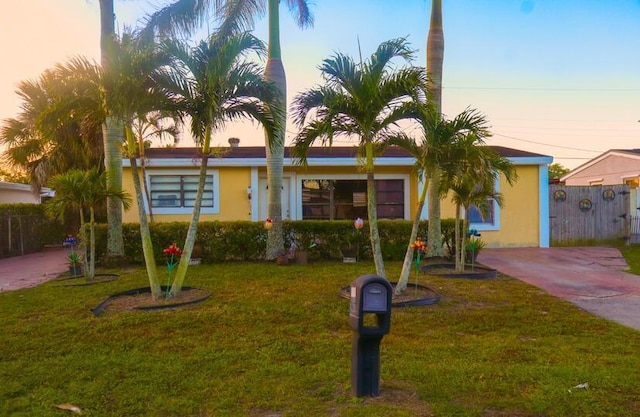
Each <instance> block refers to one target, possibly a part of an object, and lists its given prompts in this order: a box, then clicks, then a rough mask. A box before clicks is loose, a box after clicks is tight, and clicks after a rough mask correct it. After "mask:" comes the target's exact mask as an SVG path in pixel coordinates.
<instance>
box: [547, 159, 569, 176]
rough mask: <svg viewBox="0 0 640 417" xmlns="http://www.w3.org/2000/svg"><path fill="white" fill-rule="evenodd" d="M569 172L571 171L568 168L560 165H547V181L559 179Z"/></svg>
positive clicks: (555, 163)
mask: <svg viewBox="0 0 640 417" xmlns="http://www.w3.org/2000/svg"><path fill="white" fill-rule="evenodd" d="M569 171H571V170H570V169H569V168H566V167H564V166H563V165H562V164H559V163H557V162H554V163H553V164H551V165H549V179H553V178H560V177H562V176H563V175H564V174H566V173H567V172H569Z"/></svg>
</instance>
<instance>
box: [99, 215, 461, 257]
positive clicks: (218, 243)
mask: <svg viewBox="0 0 640 417" xmlns="http://www.w3.org/2000/svg"><path fill="white" fill-rule="evenodd" d="M378 225H379V229H380V240H381V242H382V254H383V256H384V258H385V259H386V260H402V259H404V254H405V252H406V249H407V245H408V244H409V236H410V233H411V222H409V221H406V220H380V221H379V222H378ZM454 225H455V220H454V219H445V220H443V221H442V231H443V240H444V252H445V254H447V253H448V252H449V250H450V248H451V243H450V242H451V241H452V238H451V236H453V230H454ZM188 227H189V224H188V223H187V222H174V223H155V224H152V225H151V238H152V241H153V246H154V251H155V259H156V262H158V263H162V262H164V260H165V258H164V254H163V253H162V250H163V249H165V248H166V247H167V246H169V245H170V244H171V243H174V242H175V243H177V244H178V246H180V247H182V245H183V244H184V240H185V237H186V235H187V229H188ZM283 233H284V240H285V247H287V248H292V251H293V250H294V249H295V248H296V247H298V246H299V247H300V248H306V249H307V250H308V253H309V259H339V258H340V257H341V253H340V249H341V247H343V246H345V245H346V242H347V241H351V242H352V244H353V245H354V246H355V247H357V248H358V249H359V256H360V257H361V258H363V259H370V258H371V247H370V246H371V245H370V242H369V224H368V223H367V222H365V226H364V228H363V229H362V230H361V231H360V232H359V233H358V232H356V231H355V229H354V227H353V222H352V221H348V220H334V221H326V220H298V221H284V222H283ZM418 235H419V236H420V237H422V239H423V240H424V241H426V240H427V221H422V222H421V223H420V229H419V233H418ZM123 236H124V243H125V257H126V258H127V261H128V262H130V263H132V264H142V263H143V262H144V258H143V255H142V246H141V242H140V229H139V225H138V224H137V223H129V224H124V225H123ZM266 240H267V232H266V230H264V227H263V223H262V222H250V221H227V222H220V221H213V222H200V223H199V224H198V234H197V239H196V243H199V244H200V246H201V248H202V262H203V263H213V262H223V261H251V260H262V259H264V251H265V247H266ZM106 241H107V239H106V225H104V224H101V225H98V226H97V227H96V245H97V248H96V252H97V254H98V259H101V258H102V257H103V256H104V254H105V251H106Z"/></svg>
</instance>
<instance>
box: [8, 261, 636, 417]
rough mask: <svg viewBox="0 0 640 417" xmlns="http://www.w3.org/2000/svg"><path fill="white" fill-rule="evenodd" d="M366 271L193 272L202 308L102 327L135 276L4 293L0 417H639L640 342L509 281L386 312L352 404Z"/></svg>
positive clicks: (453, 290) (470, 286)
mask: <svg viewBox="0 0 640 417" xmlns="http://www.w3.org/2000/svg"><path fill="white" fill-rule="evenodd" d="M630 250H632V249H630ZM633 256H637V258H634V259H636V260H637V261H638V264H640V251H638V250H636V251H635V252H634V254H633ZM634 262H635V261H634ZM400 267H401V265H400V263H388V264H387V269H388V274H389V276H390V277H395V276H398V274H399V270H400ZM372 270H373V266H372V265H371V264H369V263H364V262H360V263H357V264H354V265H345V264H338V263H312V264H310V265H301V266H296V265H290V266H287V267H278V266H276V265H275V264H271V263H269V264H265V263H230V264H221V265H200V266H193V267H190V269H189V274H188V278H187V283H186V284H187V285H189V286H199V287H206V288H210V289H211V290H213V297H212V298H211V299H209V300H208V301H206V302H205V303H203V304H201V305H199V306H197V307H192V308H188V309H181V310H173V311H166V312H151V313H149V312H133V313H123V314H118V315H105V316H103V317H94V316H93V314H91V312H90V309H91V308H92V307H95V306H96V305H97V304H98V303H100V302H101V301H102V300H103V299H105V298H106V297H107V296H108V295H110V294H112V293H114V292H118V291H123V290H127V289H131V288H136V287H140V286H145V284H146V282H145V276H144V274H143V273H142V272H133V273H126V274H123V275H122V276H121V278H120V279H119V280H117V281H112V282H108V283H103V284H97V285H91V286H82V287H63V286H60V285H59V284H60V283H59V282H55V281H54V282H50V283H46V284H43V285H40V286H38V287H36V288H32V289H27V290H20V291H15V292H10V293H3V294H0V317H1V320H2V333H1V335H0V358H1V359H0V381H3V382H2V384H0V398H2V399H3V401H0V415H3V416H45V417H46V416H61V415H70V414H71V413H70V412H68V411H61V410H58V409H56V408H55V405H56V404H60V403H70V404H74V405H76V406H78V407H80V408H81V409H82V410H83V415H86V416H158V417H160V416H162V417H164V416H305V417H310V416H349V417H351V416H353V417H356V416H362V417H364V416H367V417H370V416H431V415H434V416H577V415H579V416H632V415H640V387H639V386H638V380H640V356H639V355H638V351H640V332H638V331H635V330H633V329H630V328H627V327H624V326H622V325H618V324H616V323H612V322H609V321H606V320H604V319H600V318H598V317H595V316H593V315H591V314H589V313H586V312H584V311H582V310H580V309H578V308H577V307H575V306H573V305H572V304H570V303H568V302H565V301H563V300H560V299H557V298H554V297H551V296H549V295H547V294H546V293H544V292H542V291H541V290H538V289H537V288H535V287H532V286H529V285H527V284H525V283H522V282H520V281H518V280H515V279H512V278H509V277H505V276H501V277H500V278H498V279H495V280H484V281H478V280H458V279H447V278H435V277H429V276H424V275H423V276H421V277H420V283H421V284H423V285H428V286H431V287H434V288H436V289H437V290H438V291H439V292H440V293H441V295H442V297H443V298H442V300H441V302H440V303H439V304H437V305H432V306H426V307H415V308H404V309H394V311H393V316H392V324H391V332H390V334H389V335H387V336H385V337H384V339H383V340H382V343H381V383H380V389H381V395H380V397H377V398H365V399H358V398H354V397H353V396H352V395H351V391H350V390H351V386H350V362H351V337H352V332H351V329H350V327H349V321H348V311H349V302H348V301H347V300H344V299H341V298H339V297H338V296H337V293H338V291H339V289H340V288H341V287H343V286H345V285H348V284H349V283H350V282H351V280H353V279H354V278H355V277H357V276H359V275H361V274H365V273H371V271H372ZM412 282H413V277H412ZM585 382H586V383H588V385H589V388H588V389H580V388H575V387H576V386H577V385H578V384H581V383H585Z"/></svg>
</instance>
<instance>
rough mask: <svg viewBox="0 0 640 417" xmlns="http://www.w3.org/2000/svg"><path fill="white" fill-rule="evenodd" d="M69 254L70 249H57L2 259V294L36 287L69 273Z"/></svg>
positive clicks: (0, 274)
mask: <svg viewBox="0 0 640 417" xmlns="http://www.w3.org/2000/svg"><path fill="white" fill-rule="evenodd" d="M67 254H69V249H67V248H63V247H55V248H46V249H45V250H43V251H42V252H38V253H30V254H28V255H23V256H14V257H12V258H5V259H0V292H3V291H14V290H19V289H21V288H28V287H35V286H36V285H38V284H41V283H43V282H45V281H49V280H50V279H53V278H55V277H57V276H58V275H60V274H61V273H63V272H64V271H68V270H69V267H68V266H67Z"/></svg>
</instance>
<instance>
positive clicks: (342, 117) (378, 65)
mask: <svg viewBox="0 0 640 417" xmlns="http://www.w3.org/2000/svg"><path fill="white" fill-rule="evenodd" d="M394 58H400V59H404V60H406V61H410V60H411V59H412V58H413V51H412V50H411V49H410V48H409V44H408V43H407V41H406V40H405V39H394V40H389V41H387V42H383V43H382V44H380V46H378V48H377V50H376V51H375V52H374V53H373V54H372V55H371V57H370V58H369V59H368V60H367V61H365V62H363V63H361V64H357V63H356V62H355V61H354V60H353V59H352V58H351V57H349V56H346V55H343V54H336V55H335V56H334V57H332V58H329V59H325V60H324V61H323V63H322V65H321V66H320V71H321V72H322V76H323V77H324V79H325V85H323V86H320V87H316V88H312V89H310V90H307V91H305V92H303V93H301V94H299V95H298V96H297V97H296V98H295V99H294V101H293V105H292V112H293V115H294V116H293V117H294V121H295V123H296V124H297V125H298V127H299V128H300V132H299V133H298V134H297V136H296V137H295V139H294V153H295V155H296V156H297V157H299V158H300V161H301V163H303V164H304V163H306V155H307V151H308V149H309V148H310V147H311V146H312V145H313V144H314V143H315V142H316V141H320V142H321V144H322V145H328V146H331V145H332V144H333V139H334V137H335V136H336V135H346V136H349V137H357V138H358V147H359V150H360V152H361V155H362V156H363V157H364V161H363V168H364V171H365V172H366V174H367V213H368V217H369V222H368V223H369V232H370V239H371V247H372V248H373V255H374V262H375V265H376V273H377V274H378V275H380V276H383V277H384V276H385V270H384V262H383V259H382V250H381V247H380V236H379V233H378V222H377V219H378V215H377V207H376V191H375V178H374V170H375V164H374V162H375V158H376V156H377V155H379V153H380V152H381V151H382V150H383V149H384V147H385V145H386V142H387V140H388V139H389V138H390V137H393V136H397V135H398V129H396V127H397V123H398V122H399V121H401V120H403V119H407V118H409V117H411V114H412V113H411V111H412V110H411V105H410V104H411V103H410V98H411V97H414V96H416V95H419V90H420V89H421V87H422V86H423V85H425V84H426V77H425V73H424V71H422V70H421V69H419V68H415V67H409V66H407V67H402V68H400V69H394V68H393V67H392V65H391V64H392V61H393V59H394Z"/></svg>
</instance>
